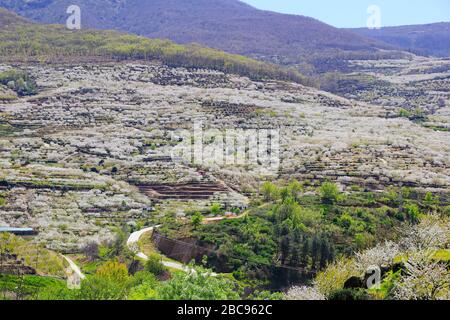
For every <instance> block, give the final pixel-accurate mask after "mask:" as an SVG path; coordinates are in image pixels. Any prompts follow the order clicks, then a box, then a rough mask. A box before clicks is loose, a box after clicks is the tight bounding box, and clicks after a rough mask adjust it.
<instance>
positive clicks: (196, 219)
mask: <svg viewBox="0 0 450 320" xmlns="http://www.w3.org/2000/svg"><path fill="white" fill-rule="evenodd" d="M202 221H203V215H202V214H201V213H200V212H198V211H197V212H195V213H194V214H193V215H192V217H191V223H192V225H193V226H194V227H198V226H199V225H201V224H202Z"/></svg>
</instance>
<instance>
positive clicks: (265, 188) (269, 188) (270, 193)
mask: <svg viewBox="0 0 450 320" xmlns="http://www.w3.org/2000/svg"><path fill="white" fill-rule="evenodd" d="M261 195H262V196H263V198H264V200H265V201H275V200H277V199H279V197H280V190H279V189H278V187H277V186H276V185H275V184H273V183H272V182H268V181H267V182H264V183H263V185H262V186H261Z"/></svg>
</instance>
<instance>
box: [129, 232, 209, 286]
mask: <svg viewBox="0 0 450 320" xmlns="http://www.w3.org/2000/svg"><path fill="white" fill-rule="evenodd" d="M159 227H160V226H154V227H147V228H144V229H141V230H139V231H135V232H133V233H132V234H130V236H129V237H128V240H127V247H128V248H129V249H130V250H131V251H133V252H134V254H135V255H136V256H137V257H139V258H141V259H143V260H145V261H147V260H148V257H147V255H146V254H145V253H143V252H141V251H139V250H140V249H139V245H138V242H139V239H140V238H141V236H142V235H143V234H144V233H147V232H153V230H154V229H156V228H159ZM162 264H163V265H164V266H165V267H168V268H172V269H176V270H180V271H184V272H186V273H195V272H196V271H195V270H194V269H192V268H189V267H188V266H186V265H184V264H181V263H179V262H172V261H164V260H163V261H162ZM210 275H211V276H212V277H215V276H217V274H216V273H211V274H210Z"/></svg>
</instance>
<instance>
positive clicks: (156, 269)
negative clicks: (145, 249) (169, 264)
mask: <svg viewBox="0 0 450 320" xmlns="http://www.w3.org/2000/svg"><path fill="white" fill-rule="evenodd" d="M145 270H146V271H148V272H150V273H151V274H154V275H155V276H162V275H164V274H165V273H166V267H165V266H164V265H163V264H162V259H161V256H160V255H158V254H151V255H150V256H149V257H148V260H147V262H146V263H145Z"/></svg>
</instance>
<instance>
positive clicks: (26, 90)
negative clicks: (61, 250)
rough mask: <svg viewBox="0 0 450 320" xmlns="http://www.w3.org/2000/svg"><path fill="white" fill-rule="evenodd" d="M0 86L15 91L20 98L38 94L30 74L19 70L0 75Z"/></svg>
mask: <svg viewBox="0 0 450 320" xmlns="http://www.w3.org/2000/svg"><path fill="white" fill-rule="evenodd" d="M0 84H3V85H5V86H7V87H8V88H9V89H11V90H14V91H15V92H16V93H17V94H18V95H19V96H31V95H34V94H36V93H37V89H36V82H35V81H34V79H33V78H31V76H30V75H29V74H27V73H26V72H23V71H19V70H14V69H12V70H7V71H4V72H2V73H0Z"/></svg>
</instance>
